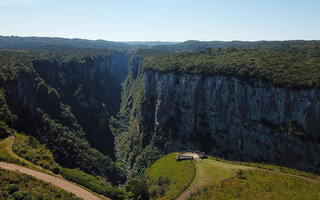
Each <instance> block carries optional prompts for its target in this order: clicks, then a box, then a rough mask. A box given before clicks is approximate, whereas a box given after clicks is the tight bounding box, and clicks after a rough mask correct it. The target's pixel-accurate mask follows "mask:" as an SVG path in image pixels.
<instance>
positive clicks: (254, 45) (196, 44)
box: [151, 40, 319, 51]
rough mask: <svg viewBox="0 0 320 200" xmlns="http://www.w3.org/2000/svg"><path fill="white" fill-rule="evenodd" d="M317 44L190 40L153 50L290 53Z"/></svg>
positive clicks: (294, 41)
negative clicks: (252, 50) (229, 48)
mask: <svg viewBox="0 0 320 200" xmlns="http://www.w3.org/2000/svg"><path fill="white" fill-rule="evenodd" d="M315 42H316V43H317V42H319V41H303V40H290V41H256V42H249V41H230V42H224V41H208V42H206V41H197V40H189V41H185V42H182V43H178V44H162V45H156V46H152V47H151V49H157V50H166V51H201V50H205V49H208V48H212V49H218V48H228V47H236V48H243V49H263V50H277V51H288V50H290V49H292V48H300V47H301V46H303V45H306V44H309V43H315Z"/></svg>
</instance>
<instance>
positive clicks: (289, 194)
mask: <svg viewBox="0 0 320 200" xmlns="http://www.w3.org/2000/svg"><path fill="white" fill-rule="evenodd" d="M176 155H177V154H175V153H173V154H169V155H167V156H164V157H162V158H161V159H159V160H158V161H157V162H156V163H155V164H154V165H152V166H151V168H150V169H149V170H148V173H149V176H148V184H149V187H151V194H152V189H156V190H158V191H159V189H161V187H163V182H165V181H164V180H166V178H167V179H168V180H169V187H166V188H165V193H164V194H163V195H164V196H162V197H159V193H158V196H157V195H156V196H154V199H176V198H177V197H179V198H181V199H185V198H189V199H190V200H196V199H199V200H206V199H221V200H222V199H226V200H227V199H266V200H267V199H270V200H271V199H279V200H280V199H281V200H282V199H283V200H285V199H320V181H319V176H316V175H314V174H310V173H307V172H302V171H298V170H295V169H290V168H285V167H280V166H274V165H268V164H258V163H241V162H232V161H225V160H220V159H216V158H212V157H209V158H208V159H196V160H194V161H193V162H192V163H193V164H194V165H195V169H196V173H194V175H195V176H194V178H193V177H192V176H191V174H192V173H190V172H191V170H190V169H189V165H188V162H190V163H191V161H184V162H185V163H184V162H177V161H176V160H175V156H176ZM190 166H191V165H190ZM185 167H187V168H185ZM188 170H189V172H188ZM159 177H161V178H159ZM159 179H160V181H159ZM190 181H191V182H190ZM159 182H160V184H159ZM186 183H189V184H186ZM190 183H191V184H190ZM161 184H162V185H161ZM165 186H167V185H165ZM190 194H191V196H189V195H190Z"/></svg>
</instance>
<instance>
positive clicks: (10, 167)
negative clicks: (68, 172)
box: [0, 162, 107, 200]
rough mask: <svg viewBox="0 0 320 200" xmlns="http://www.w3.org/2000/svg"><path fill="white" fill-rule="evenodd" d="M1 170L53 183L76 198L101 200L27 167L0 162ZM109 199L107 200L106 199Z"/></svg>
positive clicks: (81, 189)
mask: <svg viewBox="0 0 320 200" xmlns="http://www.w3.org/2000/svg"><path fill="white" fill-rule="evenodd" d="M0 168H3V169H6V170H10V171H18V172H19V173H23V174H27V175H30V176H33V177H35V178H37V179H40V180H42V181H45V182H47V183H51V184H52V185H55V186H57V187H59V188H61V189H63V190H66V191H68V192H71V193H73V194H75V195H76V196H78V197H80V198H83V199H85V200H101V198H99V197H97V196H95V195H93V194H92V193H90V192H88V191H87V190H85V189H83V188H81V187H79V186H77V185H75V184H72V183H70V182H68V181H66V180H62V179H60V178H57V177H54V176H51V175H48V174H44V173H41V172H38V171H35V170H32V169H28V168H25V167H21V166H18V165H14V164H9V163H5V162H0ZM104 199H107V198H104Z"/></svg>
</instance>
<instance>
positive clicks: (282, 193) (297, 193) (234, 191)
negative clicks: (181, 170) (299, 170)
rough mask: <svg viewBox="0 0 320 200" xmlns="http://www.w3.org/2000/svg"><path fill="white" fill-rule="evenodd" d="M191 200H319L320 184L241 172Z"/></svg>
mask: <svg viewBox="0 0 320 200" xmlns="http://www.w3.org/2000/svg"><path fill="white" fill-rule="evenodd" d="M189 199H190V200H195V199H197V200H210V199H221V200H222V199H238V200H241V199H279V200H282V199H283V200H286V199H310V200H312V199H314V200H316V199H320V184H319V183H313V182H309V181H306V180H300V179H296V178H293V177H290V176H286V175H279V174H274V173H268V172H261V171H254V170H249V171H244V172H243V174H242V175H240V176H235V177H233V178H230V179H228V180H226V181H220V182H218V183H216V184H214V185H213V186H211V187H206V188H204V189H202V190H199V191H198V192H197V193H194V194H192V195H191V197H190V198H189Z"/></svg>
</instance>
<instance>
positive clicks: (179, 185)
mask: <svg viewBox="0 0 320 200" xmlns="http://www.w3.org/2000/svg"><path fill="white" fill-rule="evenodd" d="M176 155H177V154H176V153H171V154H168V155H166V156H164V157H162V158H161V159H159V160H158V161H157V162H155V164H153V165H152V166H151V168H150V169H149V170H148V183H149V185H151V187H157V186H158V180H159V178H160V177H162V179H167V180H169V187H168V188H167V190H166V192H165V194H164V196H163V197H161V198H159V199H161V200H165V199H174V198H175V197H177V196H178V195H179V194H180V193H182V192H183V191H184V190H186V189H187V188H188V187H189V186H190V184H191V182H192V181H193V178H194V176H195V173H196V169H195V165H194V161H190V160H185V161H179V162H178V161H176Z"/></svg>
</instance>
